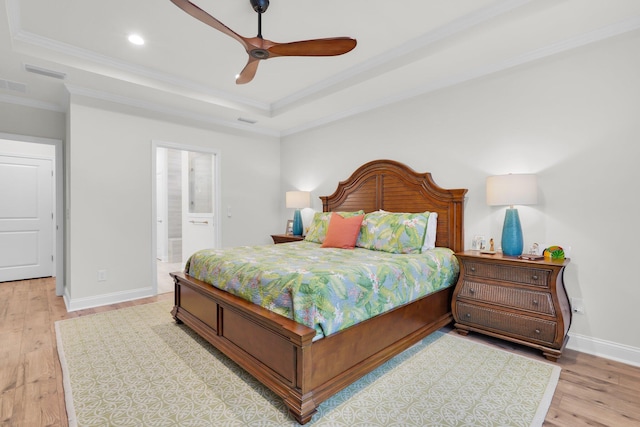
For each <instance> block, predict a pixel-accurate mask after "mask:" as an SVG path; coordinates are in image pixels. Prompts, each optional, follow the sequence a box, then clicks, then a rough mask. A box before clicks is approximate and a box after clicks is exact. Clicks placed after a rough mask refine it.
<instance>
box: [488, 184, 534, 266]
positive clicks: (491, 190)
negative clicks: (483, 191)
mask: <svg viewBox="0 0 640 427" xmlns="http://www.w3.org/2000/svg"><path fill="white" fill-rule="evenodd" d="M536 203H538V180H537V177H536V175H533V174H509V175H497V176H490V177H488V178H487V204H488V205H489V206H504V205H507V206H509V208H507V212H506V213H505V216H504V225H503V226H502V253H503V254H504V255H507V256H520V255H522V248H523V246H524V242H523V240H522V226H521V225H520V217H519V216H518V210H517V209H516V208H514V207H513V206H514V205H535V204H536Z"/></svg>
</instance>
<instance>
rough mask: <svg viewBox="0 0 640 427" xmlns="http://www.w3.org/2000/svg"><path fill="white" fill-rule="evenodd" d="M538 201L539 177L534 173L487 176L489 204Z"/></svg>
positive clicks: (519, 203)
mask: <svg viewBox="0 0 640 427" xmlns="http://www.w3.org/2000/svg"><path fill="white" fill-rule="evenodd" d="M536 203H538V178H537V177H536V175H534V174H509V175H496V176H490V177H488V178H487V204H488V205H489V206H501V205H509V206H513V205H535V204H536Z"/></svg>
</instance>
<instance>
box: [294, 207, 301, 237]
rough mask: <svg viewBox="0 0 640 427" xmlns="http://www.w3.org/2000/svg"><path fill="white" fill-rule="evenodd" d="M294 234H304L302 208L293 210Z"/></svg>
mask: <svg viewBox="0 0 640 427" xmlns="http://www.w3.org/2000/svg"><path fill="white" fill-rule="evenodd" d="M293 235H294V236H302V215H301V214H300V209H296V210H295V211H294V212H293Z"/></svg>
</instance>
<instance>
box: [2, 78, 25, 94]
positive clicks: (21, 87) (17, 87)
mask: <svg viewBox="0 0 640 427" xmlns="http://www.w3.org/2000/svg"><path fill="white" fill-rule="evenodd" d="M0 89H4V90H11V91H13V92H20V93H27V85H26V84H24V83H18V82H12V81H11V80H3V79H0Z"/></svg>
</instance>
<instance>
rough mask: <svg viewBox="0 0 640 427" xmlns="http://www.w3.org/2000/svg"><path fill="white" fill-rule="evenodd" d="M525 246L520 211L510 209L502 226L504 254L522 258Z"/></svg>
mask: <svg viewBox="0 0 640 427" xmlns="http://www.w3.org/2000/svg"><path fill="white" fill-rule="evenodd" d="M523 246H524V242H523V240H522V227H521V225H520V217H519V216H518V210H517V209H515V208H509V209H507V213H506V214H505V215H504V225H503V226H502V253H503V254H504V255H507V256H520V255H522V248H523Z"/></svg>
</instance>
